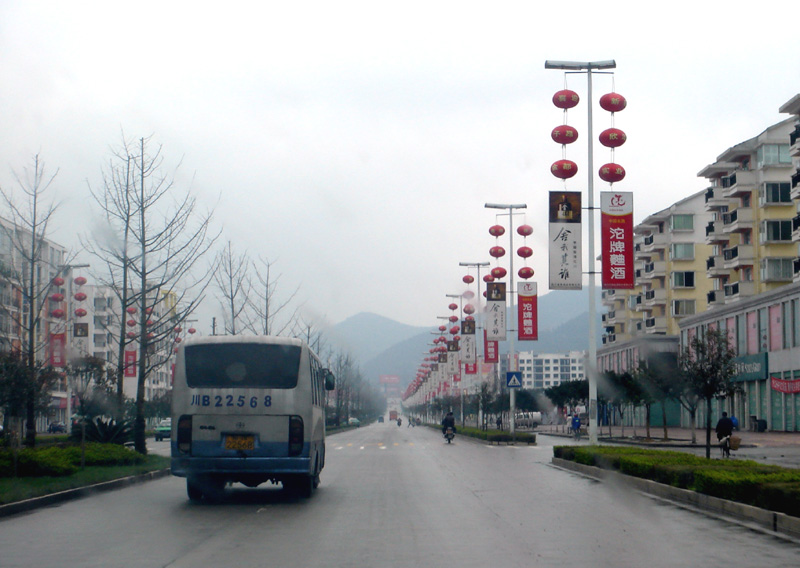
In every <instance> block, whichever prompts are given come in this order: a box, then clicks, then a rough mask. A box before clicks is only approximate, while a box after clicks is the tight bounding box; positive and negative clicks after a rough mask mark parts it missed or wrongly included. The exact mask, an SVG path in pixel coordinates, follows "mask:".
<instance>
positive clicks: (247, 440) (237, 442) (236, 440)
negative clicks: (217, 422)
mask: <svg viewBox="0 0 800 568" xmlns="http://www.w3.org/2000/svg"><path fill="white" fill-rule="evenodd" d="M255 447H256V440H255V436H226V437H225V449H226V450H253V449H255Z"/></svg>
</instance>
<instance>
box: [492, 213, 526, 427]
mask: <svg viewBox="0 0 800 568" xmlns="http://www.w3.org/2000/svg"><path fill="white" fill-rule="evenodd" d="M484 207H486V208H487V209H508V213H500V215H508V239H509V243H508V256H509V270H508V274H509V279H510V280H509V281H510V288H511V289H510V290H509V294H511V313H512V314H514V313H515V310H514V305H515V304H514V292H515V290H514V210H515V209H527V207H528V206H527V205H526V204H525V203H517V204H509V203H486V204H485V205H484ZM507 327H508V325H506V328H507ZM508 370H509V371H516V370H517V361H516V358H515V357H514V334H513V333H511V336H510V338H509V343H508ZM508 390H509V391H510V392H509V406H510V409H509V414H510V415H511V416H510V431H511V437H512V438H514V439H515V436H516V419H515V417H514V415H515V413H516V408H517V398H516V394H517V392H516V389H513V388H512V389H508Z"/></svg>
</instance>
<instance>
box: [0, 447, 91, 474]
mask: <svg viewBox="0 0 800 568" xmlns="http://www.w3.org/2000/svg"><path fill="white" fill-rule="evenodd" d="M3 453H4V454H6V455H4V457H3V458H2V459H0V463H2V470H0V476H2V477H12V476H13V475H14V461H13V460H14V458H13V455H12V453H11V452H10V451H8V452H3ZM77 469H78V468H77V467H75V466H74V465H73V464H72V463H71V462H70V460H69V458H67V457H66V456H65V455H64V453H63V452H62V451H61V450H60V448H56V447H50V448H44V449H36V448H34V449H28V448H25V449H22V450H19V452H18V454H17V475H18V476H19V477H45V476H49V477H62V476H66V475H72V474H73V473H75V472H76V471H77Z"/></svg>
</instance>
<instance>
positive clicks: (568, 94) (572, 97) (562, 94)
mask: <svg viewBox="0 0 800 568" xmlns="http://www.w3.org/2000/svg"><path fill="white" fill-rule="evenodd" d="M580 100H581V99H580V97H578V93H576V92H575V91H570V90H569V89H563V90H561V91H558V92H557V93H556V94H555V95H553V104H554V105H556V106H557V107H558V108H561V109H568V108H572V107H574V106H576V105H577V104H578V103H579V102H580Z"/></svg>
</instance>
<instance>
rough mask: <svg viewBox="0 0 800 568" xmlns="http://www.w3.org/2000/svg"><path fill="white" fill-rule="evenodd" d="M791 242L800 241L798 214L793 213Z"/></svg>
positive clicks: (799, 219) (799, 217) (799, 218)
mask: <svg viewBox="0 0 800 568" xmlns="http://www.w3.org/2000/svg"><path fill="white" fill-rule="evenodd" d="M792 242H793V243H797V242H800V215H795V216H794V218H792Z"/></svg>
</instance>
